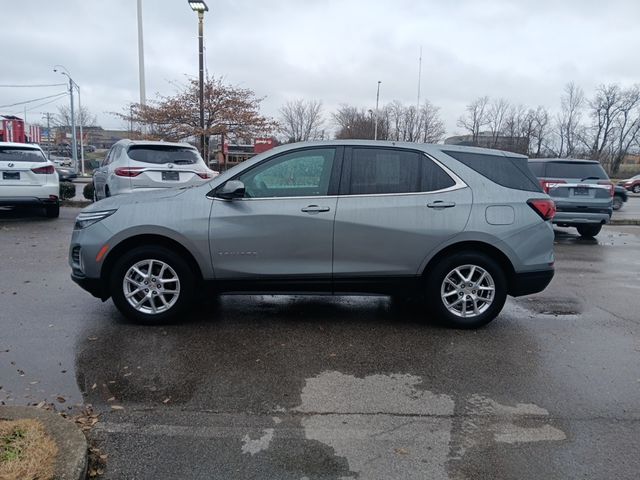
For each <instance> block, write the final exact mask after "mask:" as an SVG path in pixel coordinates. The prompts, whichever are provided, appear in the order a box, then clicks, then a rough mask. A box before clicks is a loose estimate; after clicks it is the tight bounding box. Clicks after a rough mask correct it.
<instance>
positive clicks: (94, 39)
mask: <svg viewBox="0 0 640 480" xmlns="http://www.w3.org/2000/svg"><path fill="white" fill-rule="evenodd" d="M207 2H208V5H209V12H208V13H207V14H206V16H205V47H206V60H205V62H206V67H207V69H208V71H209V73H212V74H216V75H223V76H224V77H225V78H226V80H227V81H228V82H230V83H233V84H236V85H239V86H242V87H245V88H250V89H252V90H254V91H255V92H256V94H257V95H258V96H260V97H266V98H265V100H264V102H263V104H262V105H263V108H262V111H263V113H264V114H266V115H269V116H277V114H278V108H279V107H280V106H281V105H282V104H283V103H284V102H286V101H287V100H290V99H295V98H300V97H304V98H309V99H318V100H322V101H323V103H324V110H325V114H326V115H325V116H326V117H329V112H331V111H332V110H333V109H335V108H336V107H337V106H338V105H339V104H341V103H349V104H353V105H357V106H360V107H364V108H373V107H374V106H375V95H376V85H377V81H378V80H380V81H382V85H381V89H380V103H381V104H385V103H387V102H389V101H391V100H394V99H398V100H401V101H403V102H406V103H411V104H413V103H415V101H416V96H417V84H418V56H419V51H420V46H422V49H423V54H422V57H423V60H422V88H421V91H422V93H421V97H422V98H423V99H424V98H428V99H429V100H430V101H431V102H432V103H434V104H435V105H437V106H439V107H440V108H441V112H442V117H443V119H444V120H445V124H446V127H447V133H448V134H449V135H450V134H453V133H456V132H459V131H460V129H459V128H458V127H457V126H456V119H457V118H458V117H459V116H460V115H461V114H462V113H463V111H464V107H465V105H466V104H467V103H469V102H470V101H472V100H473V99H475V98H477V97H478V96H481V95H489V96H492V97H504V98H506V99H508V100H509V101H511V102H513V103H522V104H525V105H528V106H536V105H545V106H547V107H549V108H550V109H552V110H555V109H557V108H558V104H559V97H560V95H561V93H562V88H563V86H564V85H565V84H566V83H567V82H569V81H572V80H573V81H574V82H576V83H577V84H578V85H580V86H581V87H583V88H584V89H585V91H586V93H587V94H588V95H589V94H591V93H592V92H593V90H594V88H595V87H596V86H597V85H598V84H600V83H611V82H616V83H619V84H620V85H623V86H626V85H631V84H634V83H640V60H639V59H640V1H639V0H608V1H606V2H605V1H601V0H483V1H477V0H449V1H445V0H439V1H434V0H413V1H410V0H396V1H393V2H391V1H376V0H367V1H355V0H354V1H350V0H341V1H339V0H335V1H333V0H317V1H314V0H304V1H300V0H298V1H294V0H271V1H264V0H262V1H259V0H254V1H243V0H207ZM0 20H1V24H2V44H3V48H2V57H1V60H0V62H1V63H0V65H1V67H0V85H6V84H34V83H35V84H38V83H47V84H48V83H59V82H61V81H64V80H65V78H64V77H62V76H61V75H59V74H56V73H54V72H53V71H52V68H53V65H54V64H58V63H59V64H63V65H65V66H66V67H67V68H68V70H69V71H70V72H71V74H72V76H73V78H74V80H75V81H76V82H77V83H78V84H79V85H80V86H81V89H82V102H83V105H85V106H86V107H88V108H89V109H90V111H91V112H92V113H94V114H96V115H97V117H98V122H99V124H101V125H102V126H103V127H105V128H124V125H123V123H122V122H121V121H120V120H118V119H117V118H115V117H114V116H112V115H110V114H109V112H113V111H122V109H123V108H124V106H125V105H127V104H128V103H129V102H132V101H138V99H139V90H138V88H139V87H138V50H137V20H136V0H101V1H98V0H57V1H52V0H30V1H16V0H0ZM143 22H144V42H145V63H146V86H147V98H153V97H154V96H155V94H157V93H161V94H170V93H172V92H173V91H175V86H173V85H172V83H171V82H182V81H184V78H185V74H186V75H197V69H198V57H197V17H196V14H195V13H194V12H192V11H191V9H190V8H189V6H188V4H187V0H143ZM62 89H63V87H50V88H6V87H0V106H2V107H0V113H3V114H7V113H13V114H18V115H20V116H22V114H23V107H22V106H15V107H6V106H5V105H8V104H13V103H17V102H21V101H25V100H29V99H34V98H40V97H45V96H48V95H53V94H56V93H58V92H60V91H62ZM46 101H47V100H42V101H41V102H37V103H32V104H29V105H28V106H27V108H28V110H29V109H30V110H29V111H28V112H27V119H28V120H29V121H35V120H36V119H39V118H40V117H41V112H45V111H50V112H55V111H56V106H57V105H59V104H62V103H66V104H68V98H67V97H65V98H62V99H60V100H57V101H55V102H53V103H50V104H48V105H41V104H42V103H44V102H46Z"/></svg>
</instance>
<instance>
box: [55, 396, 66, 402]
mask: <svg viewBox="0 0 640 480" xmlns="http://www.w3.org/2000/svg"><path fill="white" fill-rule="evenodd" d="M56 400H57V401H58V402H60V403H64V402H66V401H67V399H66V398H64V397H56Z"/></svg>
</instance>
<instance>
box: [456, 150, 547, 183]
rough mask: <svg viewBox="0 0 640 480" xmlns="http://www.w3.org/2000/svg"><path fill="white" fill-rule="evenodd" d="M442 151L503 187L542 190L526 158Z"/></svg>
mask: <svg viewBox="0 0 640 480" xmlns="http://www.w3.org/2000/svg"><path fill="white" fill-rule="evenodd" d="M443 152H444V153H446V154H447V155H449V156H450V157H453V158H455V159H456V160H458V161H459V162H461V163H463V164H464V165H466V166H467V167H469V168H471V169H472V170H475V171H476V172H477V173H479V174H480V175H482V176H484V177H486V178H488V179H489V180H491V181H493V182H495V183H497V184H498V185H502V186H503V187H507V188H513V189H515V190H525V191H527V192H541V191H542V190H541V189H540V185H539V184H538V179H537V178H536V177H535V175H534V174H533V173H532V172H531V170H530V169H529V166H528V164H527V163H528V162H527V159H526V158H521V157H505V156H502V155H485V154H482V153H475V152H458V151H451V150H443Z"/></svg>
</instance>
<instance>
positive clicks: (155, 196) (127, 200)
mask: <svg viewBox="0 0 640 480" xmlns="http://www.w3.org/2000/svg"><path fill="white" fill-rule="evenodd" d="M187 190H188V189H186V188H163V189H160V190H151V191H146V192H138V193H126V194H124V195H116V196H115V197H109V198H105V199H103V200H100V201H98V202H95V203H92V204H91V205H89V206H88V207H85V208H83V209H82V211H83V212H97V211H101V210H112V209H115V208H120V207H123V206H126V205H135V204H139V203H155V202H157V201H159V200H163V199H166V198H173V197H177V196H178V195H183V194H184V193H185V192H186V191H187Z"/></svg>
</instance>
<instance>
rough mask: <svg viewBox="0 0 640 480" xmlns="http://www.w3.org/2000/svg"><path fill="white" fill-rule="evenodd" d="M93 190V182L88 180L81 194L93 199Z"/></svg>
mask: <svg viewBox="0 0 640 480" xmlns="http://www.w3.org/2000/svg"><path fill="white" fill-rule="evenodd" d="M93 191H94V188H93V182H89V183H87V184H86V185H85V186H84V189H83V190H82V195H84V198H86V199H87V200H93Z"/></svg>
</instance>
